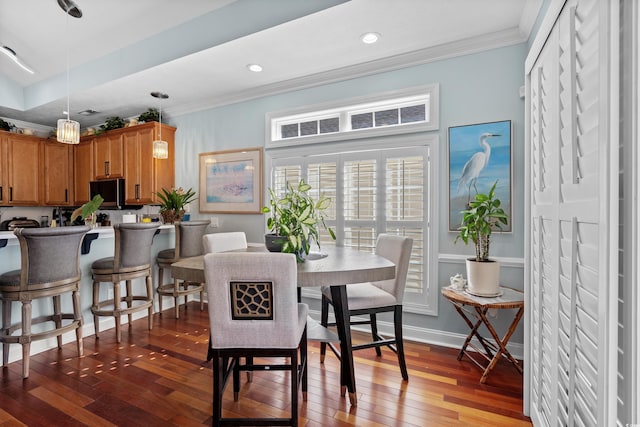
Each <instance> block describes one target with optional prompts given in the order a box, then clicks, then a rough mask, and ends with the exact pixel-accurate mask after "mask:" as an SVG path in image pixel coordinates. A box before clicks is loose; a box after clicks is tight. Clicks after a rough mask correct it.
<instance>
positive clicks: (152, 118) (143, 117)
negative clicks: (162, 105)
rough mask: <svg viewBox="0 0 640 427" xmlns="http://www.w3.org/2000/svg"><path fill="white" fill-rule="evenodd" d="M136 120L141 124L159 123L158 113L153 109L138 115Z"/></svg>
mask: <svg viewBox="0 0 640 427" xmlns="http://www.w3.org/2000/svg"><path fill="white" fill-rule="evenodd" d="M138 120H139V121H141V122H145V123H146V122H159V121H160V113H158V110H157V109H155V108H149V109H148V110H147V111H145V112H144V113H142V114H140V116H139V117H138Z"/></svg>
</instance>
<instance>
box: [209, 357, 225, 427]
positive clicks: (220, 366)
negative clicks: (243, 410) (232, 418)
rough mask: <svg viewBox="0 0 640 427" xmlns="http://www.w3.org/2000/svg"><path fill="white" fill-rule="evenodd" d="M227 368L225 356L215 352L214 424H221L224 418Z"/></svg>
mask: <svg viewBox="0 0 640 427" xmlns="http://www.w3.org/2000/svg"><path fill="white" fill-rule="evenodd" d="M225 369H226V363H225V361H224V358H223V357H222V356H221V355H220V354H219V353H215V354H213V423H212V424H213V425H220V420H221V419H222V395H223V394H224V371H225Z"/></svg>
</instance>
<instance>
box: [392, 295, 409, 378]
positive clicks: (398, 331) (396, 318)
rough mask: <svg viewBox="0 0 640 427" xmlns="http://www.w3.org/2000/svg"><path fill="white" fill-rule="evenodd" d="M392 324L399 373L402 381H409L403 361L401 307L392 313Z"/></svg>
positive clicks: (397, 307) (398, 306)
mask: <svg viewBox="0 0 640 427" xmlns="http://www.w3.org/2000/svg"><path fill="white" fill-rule="evenodd" d="M393 324H394V329H395V335H396V350H397V353H398V364H399V365H400V373H401V374H402V379H403V380H405V381H408V380H409V374H408V373H407V364H406V362H405V360H404V340H403V338H402V306H401V305H397V306H396V308H395V310H394V312H393Z"/></svg>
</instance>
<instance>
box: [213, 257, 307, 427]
mask: <svg viewBox="0 0 640 427" xmlns="http://www.w3.org/2000/svg"><path fill="white" fill-rule="evenodd" d="M204 268H205V278H206V283H207V291H208V294H209V306H208V308H209V322H210V324H211V334H212V335H211V347H212V353H213V425H216V426H217V425H291V426H297V425H298V390H299V387H300V385H302V396H303V400H305V401H306V400H307V399H306V394H307V313H308V307H307V305H306V304H300V303H298V301H297V293H296V288H297V284H296V280H297V266H296V258H295V255H293V254H284V253H261V252H254V253H212V254H207V255H205V257H204ZM298 352H299V355H298ZM243 357H249V358H250V359H248V360H253V358H254V357H256V358H258V357H259V358H266V359H268V361H270V362H272V364H255V363H253V362H245V363H242V362H241V358H243ZM271 358H277V359H275V360H274V359H271ZM281 358H284V360H282V359H281ZM260 360H262V359H260ZM280 361H282V362H283V363H282V364H275V363H276V362H280ZM271 370H287V371H289V379H290V389H291V417H290V418H243V419H238V418H223V414H222V406H223V405H222V399H223V393H224V389H225V386H226V383H227V380H228V378H229V376H230V375H231V374H233V397H234V400H236V401H237V400H238V396H239V392H240V371H271Z"/></svg>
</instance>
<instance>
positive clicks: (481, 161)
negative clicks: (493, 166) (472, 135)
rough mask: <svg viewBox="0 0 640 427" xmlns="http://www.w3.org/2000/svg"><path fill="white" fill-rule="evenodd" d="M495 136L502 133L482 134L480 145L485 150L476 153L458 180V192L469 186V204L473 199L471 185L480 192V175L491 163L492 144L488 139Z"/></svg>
mask: <svg viewBox="0 0 640 427" xmlns="http://www.w3.org/2000/svg"><path fill="white" fill-rule="evenodd" d="M494 136H500V134H496V133H488V132H487V133H483V134H482V135H480V145H481V146H482V148H484V152H482V151H478V152H477V153H475V154H474V155H473V156H471V158H470V159H469V160H468V161H467V163H465V164H464V167H463V168H462V174H461V175H460V179H459V180H458V193H460V190H461V189H462V187H463V186H465V187H467V190H468V199H467V204H469V201H470V200H471V185H473V188H475V189H476V193H477V192H478V188H477V187H476V183H477V182H478V176H479V175H480V172H482V170H483V169H484V168H485V166H487V163H489V157H490V156H491V146H490V145H489V143H488V142H487V139H488V138H492V137H494Z"/></svg>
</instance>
